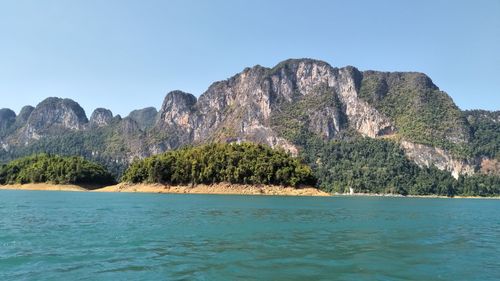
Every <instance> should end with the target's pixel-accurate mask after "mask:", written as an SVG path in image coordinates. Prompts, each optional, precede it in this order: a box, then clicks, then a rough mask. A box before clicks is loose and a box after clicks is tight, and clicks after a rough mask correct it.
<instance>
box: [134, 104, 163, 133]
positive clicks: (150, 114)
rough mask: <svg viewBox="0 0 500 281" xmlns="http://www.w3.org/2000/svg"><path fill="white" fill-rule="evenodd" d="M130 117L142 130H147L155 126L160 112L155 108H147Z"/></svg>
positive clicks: (135, 112)
mask: <svg viewBox="0 0 500 281" xmlns="http://www.w3.org/2000/svg"><path fill="white" fill-rule="evenodd" d="M128 117H129V118H130V119H132V120H134V121H135V122H136V123H137V125H139V127H140V128H141V130H147V129H149V128H152V127H153V126H154V125H155V123H156V119H157V118H158V111H157V110H156V108H154V107H146V108H143V109H138V110H134V111H132V112H130V114H129V115H128Z"/></svg>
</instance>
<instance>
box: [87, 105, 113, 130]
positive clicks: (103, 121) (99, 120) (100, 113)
mask: <svg viewBox="0 0 500 281" xmlns="http://www.w3.org/2000/svg"><path fill="white" fill-rule="evenodd" d="M112 120H113V113H112V112H111V110H109V109H105V108H98V109H96V110H94V112H93V113H92V115H91V116H90V126H93V127H104V126H108V125H109V124H110V123H111V121H112Z"/></svg>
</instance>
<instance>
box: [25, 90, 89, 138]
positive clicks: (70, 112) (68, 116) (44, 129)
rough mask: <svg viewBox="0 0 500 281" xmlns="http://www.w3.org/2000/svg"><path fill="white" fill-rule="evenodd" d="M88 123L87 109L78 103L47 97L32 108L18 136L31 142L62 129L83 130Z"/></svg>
mask: <svg viewBox="0 0 500 281" xmlns="http://www.w3.org/2000/svg"><path fill="white" fill-rule="evenodd" d="M87 123H88V119H87V116H86V114H85V111H84V110H83V108H82V107H80V105H79V104H78V103H76V102H74V101H72V100H70V99H61V98H47V99H45V100H44V101H42V102H41V103H40V104H38V105H37V106H36V108H35V109H33V110H32V112H31V114H30V116H29V118H28V120H27V121H26V125H25V126H23V127H22V128H21V132H20V133H19V134H18V135H17V137H18V138H19V140H20V141H23V142H29V141H31V140H37V139H40V138H42V137H43V136H46V135H50V134H53V133H59V132H61V131H66V130H70V131H71V130H73V131H76V130H82V129H84V128H85V125H86V124H87Z"/></svg>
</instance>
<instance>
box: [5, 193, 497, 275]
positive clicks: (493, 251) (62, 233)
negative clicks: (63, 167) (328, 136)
mask: <svg viewBox="0 0 500 281" xmlns="http://www.w3.org/2000/svg"><path fill="white" fill-rule="evenodd" d="M0 280H274V281H276V280H500V200H471V199H454V200H449V199H420V198H415V199H410V198H360V197H355V198H353V197H351V198H350V197H342V198H335V197H333V198H306V197H302V198H297V197H254V196H222V195H159V194H118V193H110V194H105V193H71V192H37V191H0Z"/></svg>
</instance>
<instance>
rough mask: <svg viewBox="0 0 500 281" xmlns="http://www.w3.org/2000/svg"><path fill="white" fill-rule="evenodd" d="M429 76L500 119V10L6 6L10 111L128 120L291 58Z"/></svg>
mask: <svg viewBox="0 0 500 281" xmlns="http://www.w3.org/2000/svg"><path fill="white" fill-rule="evenodd" d="M304 57H307V58H314V59H319V60H324V61H326V62H328V63H330V64H331V65H332V66H335V67H342V66H346V65H352V66H355V67H357V68H359V69H360V70H369V69H372V70H382V71H418V72H424V73H426V74H427V75H429V76H430V77H431V78H432V80H433V81H434V83H435V84H436V85H437V86H439V87H440V88H441V90H443V91H445V92H447V93H448V94H449V95H450V96H451V97H452V98H453V99H454V100H455V102H456V103H457V105H458V106H459V107H460V108H462V109H475V108H481V109H488V110H500V1H499V0H474V1H472V0H470V1H465V0H449V1H444V0H419V1H410V0H378V1H373V0H366V1H361V0H350V1H347V0H346V1H335V0H325V1H320V0H302V1H295V0H282V1H279V0H251V1H250V0H225V1H223V0H210V1H206V0H198V1H196V0H162V1H155V0H135V1H129V0H106V1H102V0H43V1H40V0H0V108H5V107H6V108H11V109H13V110H14V111H16V112H19V110H20V109H21V107H22V106H24V105H28V104H29V105H36V104H38V103H39V102H40V101H42V100H43V99H44V98H46V97H51V96H57V97H64V98H71V99H74V100H75V101H77V102H79V103H80V105H82V107H83V108H84V109H85V111H86V112H87V115H90V114H91V112H92V111H93V110H94V109H95V108H97V107H105V108H109V109H111V110H112V111H113V112H114V113H115V114H121V115H122V116H126V115H128V113H129V112H130V111H131V110H134V109H139V108H144V107H147V106H154V107H156V108H159V107H160V106H161V103H162V101H163V98H164V97H165V95H166V93H168V92H169V91H171V90H176V89H179V90H183V91H186V92H189V93H192V94H194V95H195V96H199V95H200V94H202V93H203V92H204V91H205V90H206V89H207V88H208V87H209V86H210V84H211V83H213V82H215V81H219V80H225V79H227V78H229V77H231V76H232V75H234V74H236V73H238V72H240V71H242V70H243V69H244V68H245V67H248V66H253V65H256V64H260V65H263V66H268V67H272V66H274V65H276V64H277V63H279V62H280V61H282V60H285V59H288V58H304Z"/></svg>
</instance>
